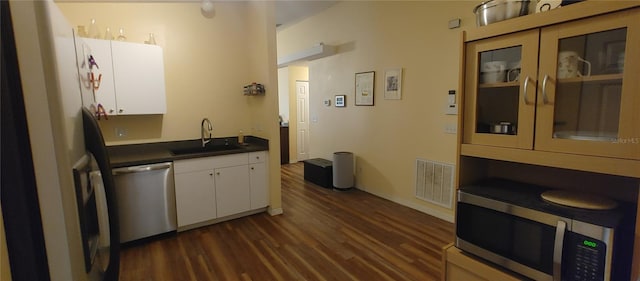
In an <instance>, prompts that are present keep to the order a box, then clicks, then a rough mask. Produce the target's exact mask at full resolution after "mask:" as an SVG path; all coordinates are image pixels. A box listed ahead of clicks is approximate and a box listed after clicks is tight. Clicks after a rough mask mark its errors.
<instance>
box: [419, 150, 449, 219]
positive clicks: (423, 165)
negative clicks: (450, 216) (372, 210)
mask: <svg viewBox="0 0 640 281" xmlns="http://www.w3.org/2000/svg"><path fill="white" fill-rule="evenodd" d="M453 175H454V167H453V165H451V164H444V163H439V162H435V161H430V160H425V159H419V158H418V159H416V197H417V198H419V199H422V200H425V201H427V202H431V203H434V204H437V205H440V206H442V207H445V208H449V209H451V205H452V201H453Z"/></svg>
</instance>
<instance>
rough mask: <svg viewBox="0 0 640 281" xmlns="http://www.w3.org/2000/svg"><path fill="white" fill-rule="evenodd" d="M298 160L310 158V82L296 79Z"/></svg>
mask: <svg viewBox="0 0 640 281" xmlns="http://www.w3.org/2000/svg"><path fill="white" fill-rule="evenodd" d="M296 97H297V98H296V100H297V102H298V104H297V105H298V106H297V109H298V110H297V111H298V112H297V115H298V124H297V128H298V132H297V133H298V156H297V158H298V161H302V160H307V159H309V82H308V81H296Z"/></svg>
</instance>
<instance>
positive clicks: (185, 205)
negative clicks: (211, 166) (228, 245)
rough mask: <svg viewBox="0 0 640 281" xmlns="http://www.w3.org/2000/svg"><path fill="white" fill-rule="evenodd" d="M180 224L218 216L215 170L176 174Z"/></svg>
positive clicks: (193, 222) (188, 223)
mask: <svg viewBox="0 0 640 281" xmlns="http://www.w3.org/2000/svg"><path fill="white" fill-rule="evenodd" d="M175 181H176V209H177V210H178V212H177V213H178V226H179V227H180V226H185V225H191V224H195V223H199V222H203V221H208V220H212V219H215V218H217V214H216V192H215V185H214V181H213V170H208V171H207V170H205V171H197V172H187V173H180V174H177V173H176V174H175Z"/></svg>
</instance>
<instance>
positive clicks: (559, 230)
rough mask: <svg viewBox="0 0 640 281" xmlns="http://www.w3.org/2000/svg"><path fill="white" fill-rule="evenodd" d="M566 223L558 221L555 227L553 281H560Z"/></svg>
mask: <svg viewBox="0 0 640 281" xmlns="http://www.w3.org/2000/svg"><path fill="white" fill-rule="evenodd" d="M566 230H567V223H566V222H564V221H561V220H559V221H558V224H557V226H556V239H555V242H554V245H553V281H561V280H562V250H563V244H564V234H565V232H566Z"/></svg>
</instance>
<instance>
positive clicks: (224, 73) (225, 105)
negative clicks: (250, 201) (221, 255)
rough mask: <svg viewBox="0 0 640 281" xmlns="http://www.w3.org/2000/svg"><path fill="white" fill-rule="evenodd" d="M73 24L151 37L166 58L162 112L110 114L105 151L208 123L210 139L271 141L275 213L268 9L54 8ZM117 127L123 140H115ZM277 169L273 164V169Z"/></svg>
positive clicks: (273, 76)
mask: <svg viewBox="0 0 640 281" xmlns="http://www.w3.org/2000/svg"><path fill="white" fill-rule="evenodd" d="M58 6H59V7H60V9H61V10H62V12H63V13H64V15H65V16H66V17H67V18H68V19H69V21H70V22H71V23H72V24H73V25H75V26H78V25H84V26H85V28H86V29H88V26H89V23H90V20H91V19H92V18H93V19H96V23H97V24H98V28H99V30H100V31H101V32H102V34H104V32H105V29H106V27H110V28H111V30H112V33H114V35H116V36H117V31H118V29H119V28H120V27H123V28H124V30H125V35H126V36H127V41H130V42H138V43H143V42H144V41H145V40H147V39H148V37H149V33H154V36H155V39H156V42H157V44H158V45H159V46H161V47H162V49H163V52H164V66H165V67H164V68H165V86H166V95H167V113H166V114H164V115H147V116H144V115H138V116H112V117H110V118H109V120H108V121H104V120H103V121H100V126H101V128H102V131H103V134H104V137H105V140H106V141H107V144H108V145H116V144H129V143H146V142H159V141H173V140H186V139H197V138H200V122H201V120H202V118H204V117H208V118H209V119H210V120H211V122H212V123H213V126H214V130H213V136H214V137H229V136H237V135H238V133H239V131H240V130H242V131H243V133H244V134H245V135H254V136H258V137H263V138H266V139H269V142H270V143H269V144H270V151H269V155H270V163H269V165H270V174H269V175H270V190H271V207H272V208H275V209H279V208H280V207H281V203H280V170H279V167H280V163H279V159H280V158H279V157H280V156H279V155H280V154H279V153H280V150H279V147H280V139H279V137H278V136H279V128H278V97H277V68H276V47H275V46H276V42H275V38H276V35H275V19H274V10H273V3H271V2H261V1H246V2H245V1H242V2H226V1H222V2H215V3H214V7H215V13H214V15H213V17H205V16H204V15H202V14H201V11H200V3H199V2H180V3H170V2H167V3H58ZM252 82H257V83H262V84H264V85H265V87H266V90H267V94H266V95H265V96H244V95H243V94H242V87H243V86H244V85H246V84H250V83H252ZM116 128H121V129H126V131H127V134H128V135H127V136H126V137H124V138H117V137H116V136H115V130H116ZM274 163H275V164H274Z"/></svg>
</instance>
